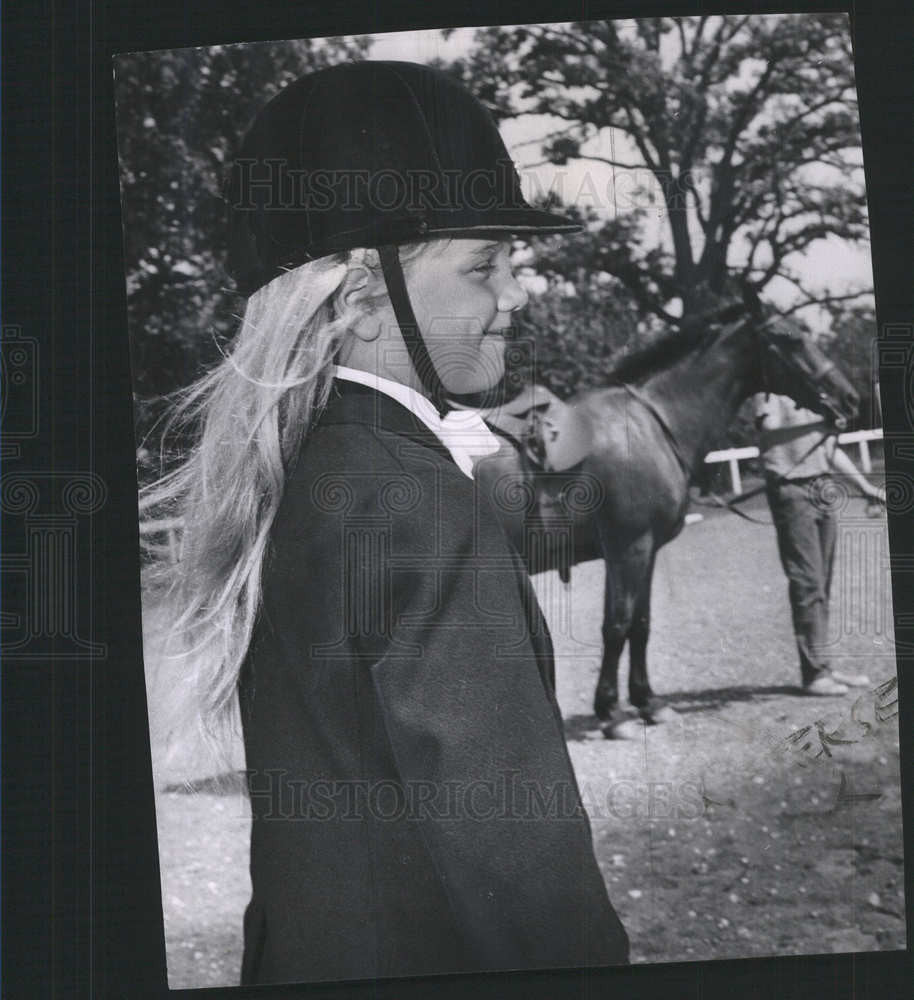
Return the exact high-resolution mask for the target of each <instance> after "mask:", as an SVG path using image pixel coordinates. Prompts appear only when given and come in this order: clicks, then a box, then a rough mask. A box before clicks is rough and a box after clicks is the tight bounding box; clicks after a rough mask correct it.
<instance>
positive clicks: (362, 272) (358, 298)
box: [337, 264, 372, 311]
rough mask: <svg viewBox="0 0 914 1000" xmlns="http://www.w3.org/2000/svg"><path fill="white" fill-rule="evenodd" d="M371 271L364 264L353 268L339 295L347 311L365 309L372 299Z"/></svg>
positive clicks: (347, 275)
mask: <svg viewBox="0 0 914 1000" xmlns="http://www.w3.org/2000/svg"><path fill="white" fill-rule="evenodd" d="M371 277H372V275H371V271H370V270H369V269H368V268H367V267H366V266H365V265H364V264H357V265H356V266H355V267H351V268H350V269H349V271H348V273H347V274H346V277H345V279H344V280H343V284H342V287H341V288H340V290H339V292H338V293H337V294H338V296H339V298H340V301H341V302H342V303H343V305H344V306H345V308H346V309H347V310H350V309H351V310H353V311H357V310H359V309H360V308H364V306H365V305H366V304H367V301H368V299H369V298H370V284H371Z"/></svg>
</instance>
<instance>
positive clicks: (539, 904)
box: [239, 383, 628, 984]
mask: <svg viewBox="0 0 914 1000" xmlns="http://www.w3.org/2000/svg"><path fill="white" fill-rule="evenodd" d="M239 694H240V698H241V707H242V722H243V727H244V741H245V748H246V754H247V768H248V784H249V789H250V793H251V803H252V810H253V828H252V837H251V881H252V886H253V893H252V898H251V902H250V904H249V906H248V908H247V911H246V914H245V922H244V936H245V947H244V958H243V967H242V983H243V984H252V983H267V982H296V981H315V980H333V979H356V978H366V977H370V978H377V977H388V976H408V975H423V974H430V973H450V972H470V971H478V970H495V969H529V968H548V967H552V968H558V967H568V966H582V965H610V964H617V963H622V962H625V961H627V958H628V940H627V937H626V934H625V931H624V929H623V928H622V925H621V924H620V922H619V920H618V917H617V916H616V914H615V912H614V910H613V908H612V906H611V904H610V902H609V899H608V897H607V894H606V889H605V886H604V883H603V879H602V877H601V875H600V871H599V869H598V867H597V863H596V860H595V858H594V853H593V846H592V841H591V832H590V826H589V822H588V819H587V817H586V814H585V813H584V810H583V807H582V805H581V801H580V796H579V793H578V788H577V785H576V782H575V777H574V773H573V770H572V766H571V762H570V760H569V757H568V753H567V750H566V747H565V740H564V734H563V729H562V720H561V716H560V713H559V709H558V706H557V704H556V701H555V696H554V693H553V658H552V647H551V642H550V639H549V635H548V632H547V630H546V625H545V622H544V620H543V617H542V614H541V612H540V609H539V606H538V604H537V602H536V599H535V597H534V596H533V592H532V588H531V587H530V582H529V579H528V577H527V575H526V573H525V572H524V569H523V566H522V564H521V561H520V558H519V556H518V555H517V553H516V552H515V551H514V549H513V548H511V547H510V546H509V544H508V542H507V541H506V539H505V537H504V535H503V533H502V530H501V528H500V526H499V524H498V521H497V519H496V517H495V514H494V512H493V511H492V510H491V508H489V507H488V505H487V503H486V502H485V501H483V500H482V499H481V498H479V497H478V496H477V493H476V490H475V489H474V484H473V481H472V480H470V479H469V478H467V477H466V476H464V475H463V474H462V473H461V472H460V471H459V469H458V468H457V467H456V465H455V464H454V462H453V461H452V459H451V457H450V454H449V453H448V451H447V450H446V449H445V448H444V446H443V445H441V443H440V442H439V441H438V439H437V438H436V437H435V436H434V435H433V434H432V433H431V432H430V431H428V430H427V429H426V428H425V427H424V426H422V425H421V424H420V423H419V422H418V420H417V419H416V418H415V417H414V416H413V415H412V414H411V413H410V411H409V410H407V409H406V408H405V407H403V406H401V405H400V404H399V403H397V402H395V401H394V400H392V399H391V398H389V397H387V396H385V395H384V394H382V393H378V392H375V391H374V390H372V389H366V388H364V387H362V386H357V385H352V384H346V383H335V387H334V390H333V396H332V398H331V401H330V403H329V404H328V406H327V408H326V409H325V411H324V412H323V414H322V416H321V418H320V420H319V421H318V423H317V424H316V425H315V427H314V428H312V431H311V433H310V434H309V437H308V440H307V443H306V445H305V446H304V447H303V449H302V451H301V454H300V457H299V459H298V462H297V464H296V466H295V468H294V470H292V471H291V472H290V475H289V477H288V480H287V484H286V489H285V494H284V497H283V501H282V504H281V507H280V510H279V512H278V515H277V517H276V520H275V523H274V526H273V530H272V535H271V540H270V551H269V554H268V557H267V559H266V561H265V567H264V576H263V604H262V612H261V614H260V618H259V623H258V625H257V627H256V629H255V635H254V639H253V641H252V644H251V648H250V652H249V655H248V658H247V661H246V664H245V668H244V670H243V671H242V676H241V680H240V686H239Z"/></svg>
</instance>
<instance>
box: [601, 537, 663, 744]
mask: <svg viewBox="0 0 914 1000" xmlns="http://www.w3.org/2000/svg"><path fill="white" fill-rule="evenodd" d="M607 549H608V551H607V552H606V555H605V559H606V587H605V592H604V602H603V605H604V606H603V660H602V663H601V667H600V678H599V680H598V682H597V690H596V694H595V695H594V712H595V713H596V715H597V718H598V719H599V720H600V722H601V728H602V730H603V733H604V735H605V736H606V737H607V738H609V739H625V738H630V737H632V736H634V735H636V730H637V729H638V727H637V726H633V720H631V719H629V718H628V716H627V715H626V713H625V712H624V711H623V710H622V709H621V708H620V707H619V658H620V657H621V655H622V649H623V647H624V646H625V642H626V640H627V639H628V638H629V633H630V630H631V625H632V617H633V615H634V611H635V603H636V598H637V595H638V593H639V592H640V587H641V581H642V578H643V576H644V573H645V570H646V568H647V566H648V564H649V562H650V557H651V552H652V546H651V545H650V543H649V541H648V540H644V539H640V540H638V541H637V542H636V543H635V544H633V545H631V546H629V548H628V549H627V550H625V551H624V552H614V551H612V549H609V548H608V547H607Z"/></svg>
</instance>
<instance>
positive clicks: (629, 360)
mask: <svg viewBox="0 0 914 1000" xmlns="http://www.w3.org/2000/svg"><path fill="white" fill-rule="evenodd" d="M716 332H718V331H717V330H715V328H714V327H713V326H710V325H705V324H704V323H693V324H689V325H688V326H686V327H685V328H683V329H676V328H673V329H670V330H668V331H667V332H666V333H662V334H660V335H659V336H657V337H655V338H654V339H653V340H651V342H650V343H648V344H645V345H644V346H643V347H638V348H636V349H635V350H633V351H627V352H625V353H624V354H621V355H620V356H618V357H617V358H613V359H611V361H610V368H609V371H608V372H607V374H606V377H607V380H608V381H609V382H610V383H611V384H618V383H621V382H638V381H639V380H640V379H642V378H645V377H646V376H648V375H654V374H656V373H657V372H659V371H662V370H664V369H666V368H669V367H670V366H671V365H674V364H675V363H676V362H677V361H679V360H680V358H682V357H683V356H684V355H686V354H688V353H689V352H690V351H692V350H694V349H695V348H696V347H699V346H700V345H701V344H702V342H703V341H704V340H706V339H708V338H709V337H711V336H713V335H714V333H716Z"/></svg>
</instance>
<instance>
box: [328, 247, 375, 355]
mask: <svg viewBox="0 0 914 1000" xmlns="http://www.w3.org/2000/svg"><path fill="white" fill-rule="evenodd" d="M377 300H378V288H377V279H376V277H375V275H374V274H373V273H372V270H371V268H370V267H368V266H366V265H364V264H356V265H355V266H354V267H350V270H349V273H348V274H347V275H346V277H345V278H344V279H343V284H342V285H341V287H340V289H339V291H338V292H337V301H338V302H339V304H340V306H341V307H342V308H341V310H340V311H341V312H342V313H343V314H344V315H346V316H347V317H348V318H349V322H348V323H347V326H348V329H349V332H350V334H351V335H353V336H354V337H357V338H358V339H359V340H362V341H365V342H371V341H373V340H377V338H378V337H379V336H380V334H381V328H382V325H383V320H382V319H381V318H380V317H379V316H378V315H377V309H378V305H379V303H378V301H377Z"/></svg>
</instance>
